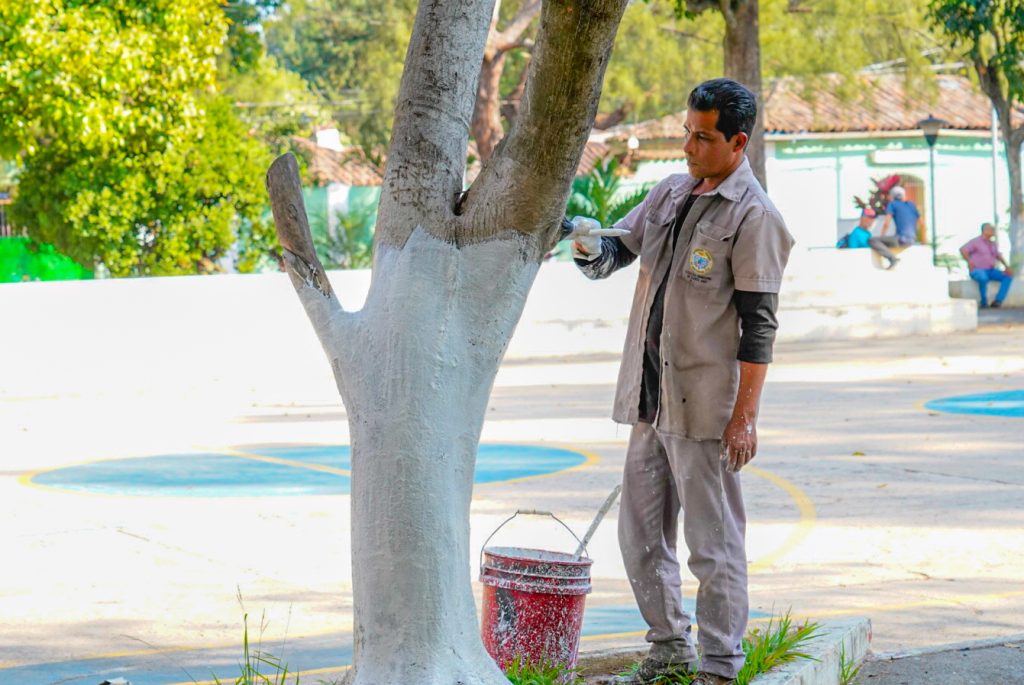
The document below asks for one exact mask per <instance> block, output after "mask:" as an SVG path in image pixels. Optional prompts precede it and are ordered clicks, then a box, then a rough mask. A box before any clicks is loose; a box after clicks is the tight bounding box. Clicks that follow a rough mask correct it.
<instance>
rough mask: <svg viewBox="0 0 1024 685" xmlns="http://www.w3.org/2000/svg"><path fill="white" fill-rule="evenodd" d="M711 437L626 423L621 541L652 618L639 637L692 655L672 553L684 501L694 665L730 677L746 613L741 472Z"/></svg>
mask: <svg viewBox="0 0 1024 685" xmlns="http://www.w3.org/2000/svg"><path fill="white" fill-rule="evenodd" d="M719 444H720V443H719V441H718V440H703V441H693V440H684V439H682V438H675V437H671V436H666V435H660V434H659V433H658V432H657V431H655V429H654V428H653V427H652V426H651V425H650V424H648V423H638V424H636V425H635V426H634V427H633V431H632V433H631V434H630V437H629V448H628V450H627V452H626V467H625V471H624V473H623V477H622V506H621V508H620V511H619V548H620V549H621V550H622V558H623V560H624V561H625V564H626V572H627V573H628V575H629V582H630V584H631V585H632V587H633V594H634V596H635V597H636V601H637V604H638V605H639V607H640V613H641V614H642V615H643V617H644V620H645V621H646V622H647V625H648V626H650V630H649V631H648V632H647V641H648V642H654V643H656V644H655V646H656V647H660V648H661V650H660V651H661V652H662V653H664V652H665V651H671V652H672V653H673V657H672V661H674V662H678V661H696V658H697V654H696V651H695V649H694V644H693V637H692V635H691V634H690V615H689V614H688V613H687V612H686V611H685V610H684V609H683V605H682V595H681V593H680V586H681V584H682V581H681V579H680V575H679V571H680V569H679V560H678V558H677V557H676V534H677V530H678V520H679V510H680V507H682V509H683V512H684V513H683V538H684V539H685V541H686V546H687V548H688V549H689V552H690V556H689V559H688V560H687V564H688V566H689V568H690V572H691V573H693V575H694V576H696V578H697V582H698V583H699V584H698V587H697V625H698V626H699V628H700V629H699V631H698V641H699V642H700V646H701V649H702V651H703V661H702V664H701V669H702V670H704V671H708V672H710V673H715V674H717V675H720V676H723V677H726V678H734V677H735V676H736V674H737V673H738V672H739V670H740V668H741V667H742V666H743V649H742V643H741V641H742V638H743V633H744V631H745V630H746V627H747V614H748V605H747V555H746V549H745V547H744V534H745V531H746V514H745V513H744V510H743V495H742V493H741V491H740V478H739V474H736V473H730V472H729V471H727V470H726V469H725V464H724V463H723V462H722V461H721V459H720V458H719V454H718V452H719ZM673 645H674V646H673ZM680 650H681V651H682V653H680Z"/></svg>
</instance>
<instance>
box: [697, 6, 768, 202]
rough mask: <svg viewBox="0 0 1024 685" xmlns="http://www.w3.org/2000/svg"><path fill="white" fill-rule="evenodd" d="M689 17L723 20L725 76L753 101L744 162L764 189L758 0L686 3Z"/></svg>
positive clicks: (766, 175)
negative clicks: (713, 14) (753, 116)
mask: <svg viewBox="0 0 1024 685" xmlns="http://www.w3.org/2000/svg"><path fill="white" fill-rule="evenodd" d="M686 9H687V10H688V11H689V12H691V13H693V14H700V13H701V12H706V11H708V10H711V11H717V12H720V13H721V14H722V18H723V19H724V20H725V36H724V38H723V39H722V52H723V55H724V63H725V75H726V76H728V77H729V78H731V79H734V80H736V81H739V82H740V83H742V84H743V85H745V86H746V87H747V88H749V89H750V90H751V92H752V93H754V95H755V96H756V97H757V120H756V121H755V122H754V130H753V131H752V132H751V134H750V142H748V143H747V159H749V160H750V168H751V169H752V170H753V172H754V176H756V177H757V180H758V181H760V183H761V186H762V187H763V188H764V189H765V190H767V189H768V174H767V172H766V170H765V149H764V88H763V87H762V83H761V27H760V21H761V20H760V5H759V0H686Z"/></svg>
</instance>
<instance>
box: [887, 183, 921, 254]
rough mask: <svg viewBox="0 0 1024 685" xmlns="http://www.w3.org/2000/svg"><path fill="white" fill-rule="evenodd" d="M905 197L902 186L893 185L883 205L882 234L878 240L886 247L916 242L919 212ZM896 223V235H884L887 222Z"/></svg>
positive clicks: (905, 192) (919, 218)
mask: <svg viewBox="0 0 1024 685" xmlns="http://www.w3.org/2000/svg"><path fill="white" fill-rule="evenodd" d="M906 198H907V191H905V190H904V189H903V186H893V188H892V190H890V191H889V204H888V205H886V207H885V221H883V222H882V235H881V236H879V238H878V240H879V242H880V243H882V244H883V245H885V246H886V247H897V246H901V247H902V246H906V245H913V244H914V243H916V242H917V225H918V224H919V223H920V221H921V213H920V212H919V211H917V205H915V204H914V203H913V202H911V201H910V200H908V199H906ZM890 223H895V224H896V236H895V237H891V236H888V235H886V234H887V233H888V232H889V224H890Z"/></svg>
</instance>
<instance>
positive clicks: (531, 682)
mask: <svg viewBox="0 0 1024 685" xmlns="http://www.w3.org/2000/svg"><path fill="white" fill-rule="evenodd" d="M505 677H506V678H508V680H509V682H510V683H512V685H573V684H574V683H582V681H583V676H582V675H581V674H580V671H579V669H576V668H566V667H565V666H562V665H561V664H552V663H548V662H543V661H542V662H533V661H529V660H527V659H525V658H523V657H522V656H516V658H515V660H514V661H512V663H510V664H509V665H508V666H506V667H505Z"/></svg>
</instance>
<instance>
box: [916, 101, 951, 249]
mask: <svg viewBox="0 0 1024 685" xmlns="http://www.w3.org/2000/svg"><path fill="white" fill-rule="evenodd" d="M945 124H946V122H945V121H943V120H942V119H936V118H935V117H933V116H932V115H931V114H929V115H928V118H927V119H922V120H921V121H919V122H917V125H918V126H919V127H920V129H921V132H922V133H924V139H925V142H927V143H928V178H929V180H928V184H929V193H928V194H929V195H930V196H931V209H930V210H929V212H930V213H931V215H932V264H935V263H937V262H938V249H939V246H938V238H937V234H938V232H937V231H936V229H935V221H936V219H937V218H938V217H936V216H935V141H936V140H938V139H939V131H940V130H941V129H942V127H943V126H944V125H945Z"/></svg>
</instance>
